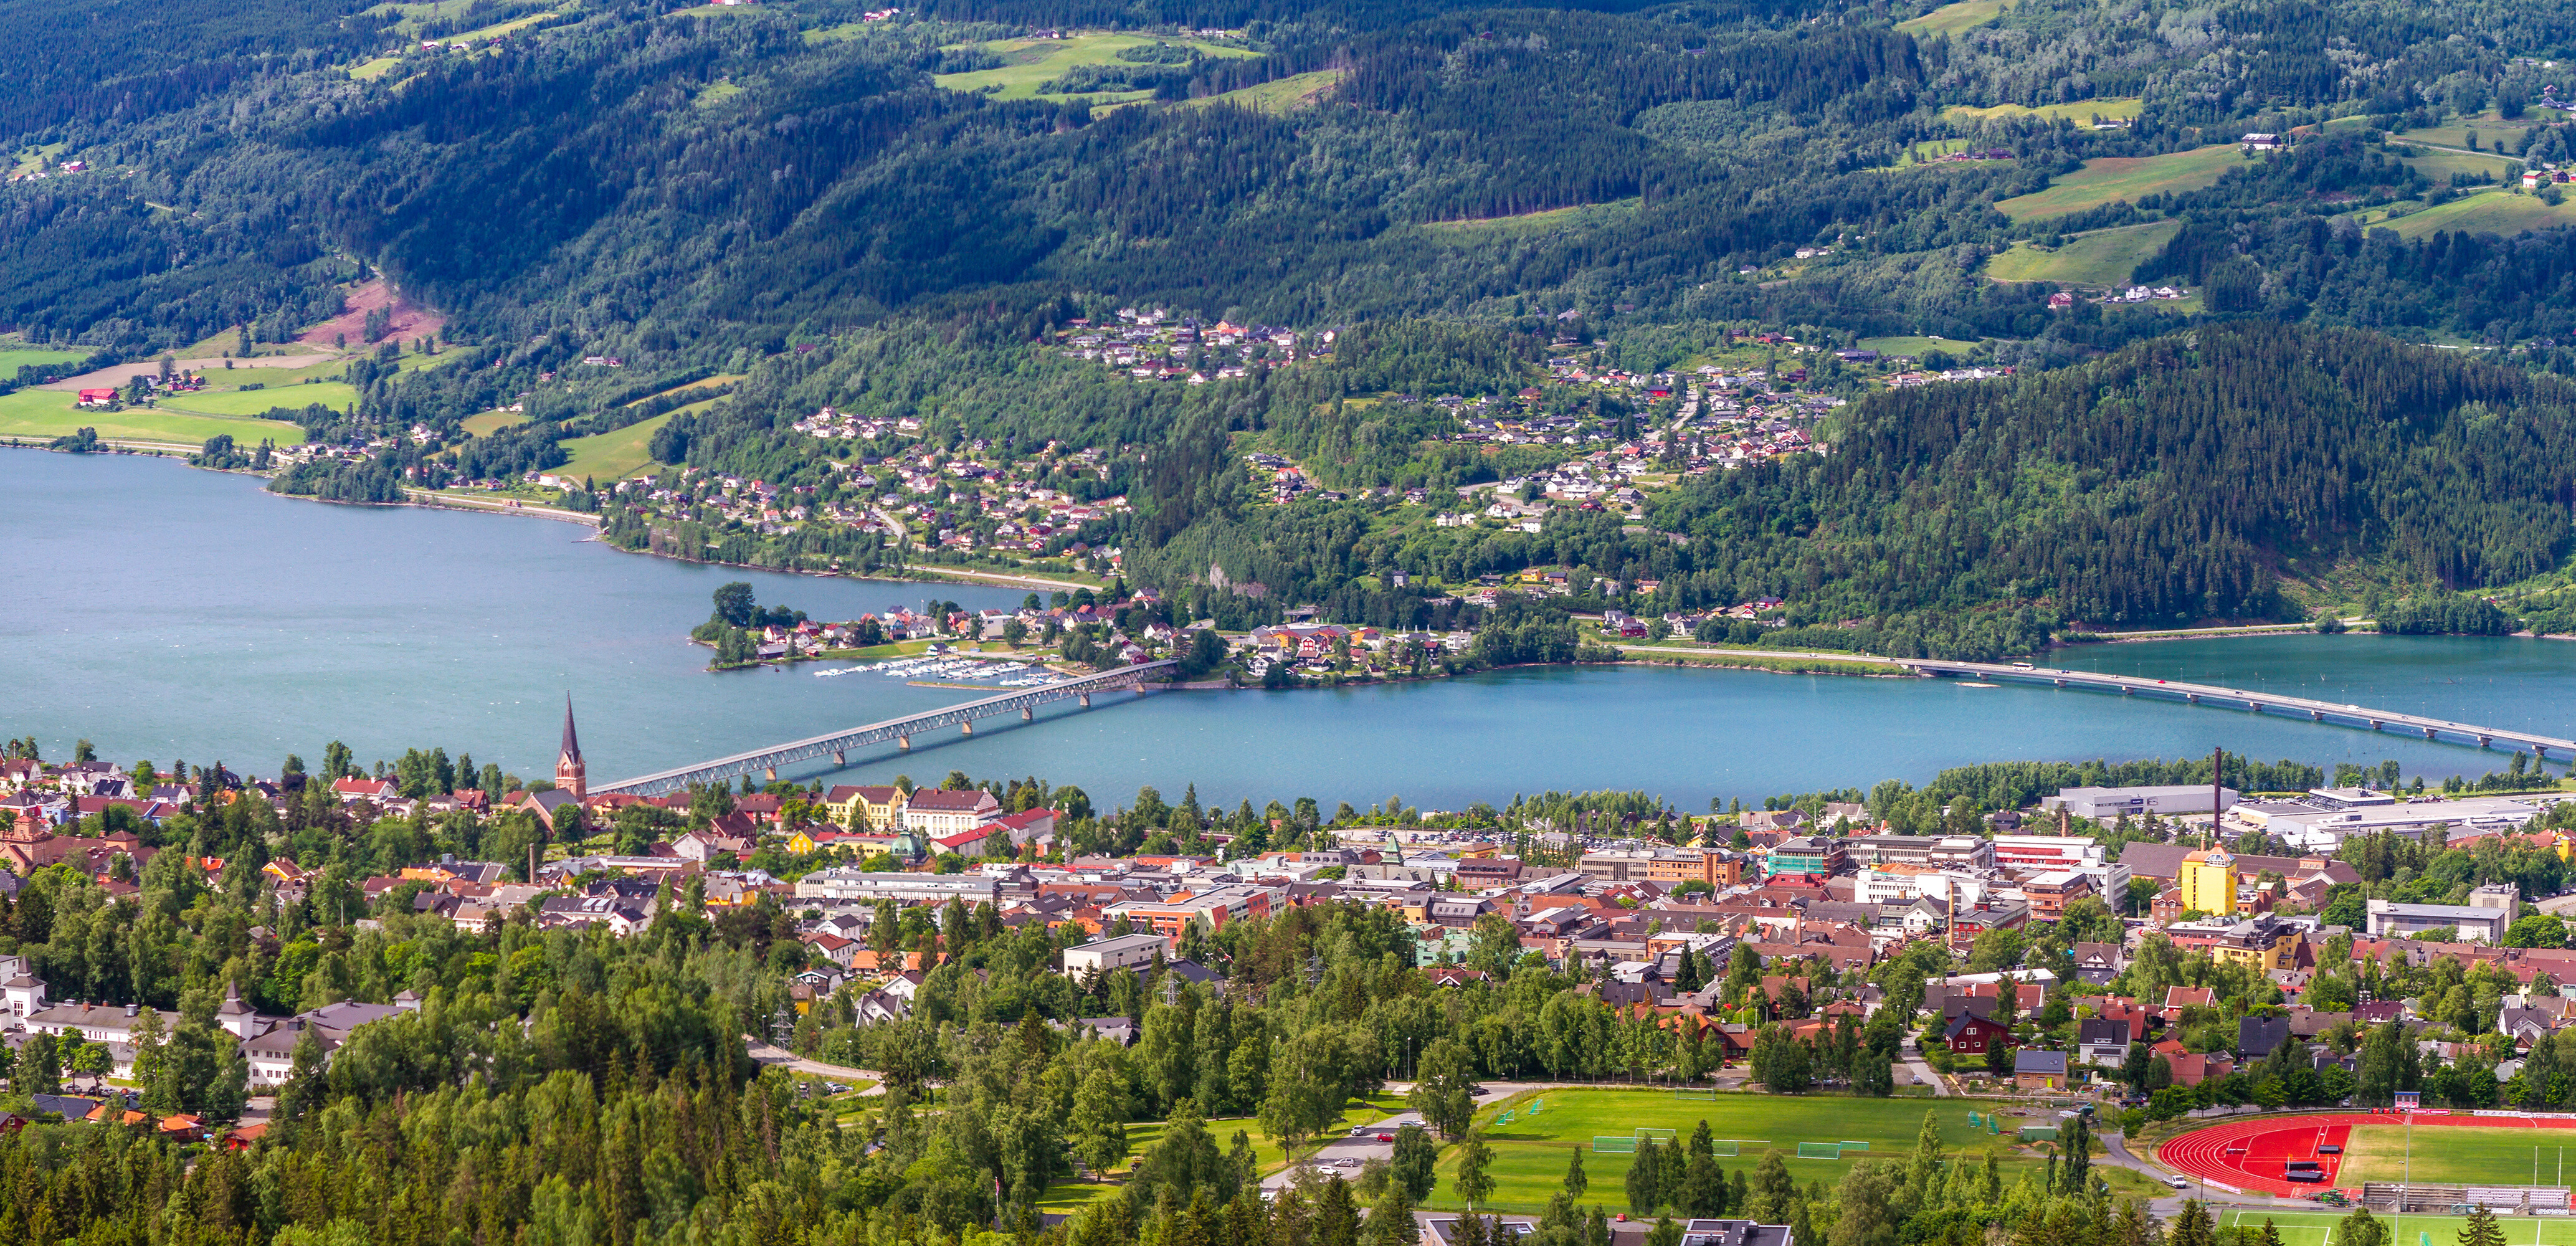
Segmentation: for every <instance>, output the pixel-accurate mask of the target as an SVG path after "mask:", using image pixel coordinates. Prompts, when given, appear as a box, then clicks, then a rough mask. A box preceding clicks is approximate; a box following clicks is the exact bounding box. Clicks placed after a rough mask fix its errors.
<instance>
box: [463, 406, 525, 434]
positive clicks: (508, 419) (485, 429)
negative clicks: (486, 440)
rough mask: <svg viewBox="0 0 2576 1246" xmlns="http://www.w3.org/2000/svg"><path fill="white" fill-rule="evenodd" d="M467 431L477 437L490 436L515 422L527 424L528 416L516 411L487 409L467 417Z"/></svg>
mask: <svg viewBox="0 0 2576 1246" xmlns="http://www.w3.org/2000/svg"><path fill="white" fill-rule="evenodd" d="M464 422H465V431H466V432H469V433H472V434H474V435H475V436H477V437H489V436H491V435H492V434H494V433H497V432H499V431H501V430H502V429H505V428H508V427H509V426H511V425H513V424H525V423H527V422H528V417H526V416H524V415H521V414H519V413H518V412H516V411H486V412H484V413H483V414H481V415H469V416H466V417H465V421H464Z"/></svg>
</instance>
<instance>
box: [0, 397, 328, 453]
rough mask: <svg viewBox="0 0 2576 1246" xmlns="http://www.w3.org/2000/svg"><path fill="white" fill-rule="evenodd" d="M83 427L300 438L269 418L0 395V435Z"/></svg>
mask: <svg viewBox="0 0 2576 1246" xmlns="http://www.w3.org/2000/svg"><path fill="white" fill-rule="evenodd" d="M83 428H95V429H97V430H98V435H99V436H101V437H110V438H118V439H124V440H131V441H171V442H184V443H186V444H189V445H202V444H204V443H205V440H206V439H207V438H209V437H212V436H215V435H216V434H218V433H223V434H228V435H230V436H231V437H232V439H233V440H235V441H240V442H248V443H250V444H252V445H257V444H258V443H259V442H260V441H261V440H262V439H264V438H265V439H273V440H275V441H276V442H277V444H279V445H281V446H294V445H302V444H303V443H304V430H303V429H301V428H298V427H296V426H295V425H293V424H281V423H278V422H276V421H274V420H251V419H240V418H225V417H221V416H203V415H188V414H182V413H180V412H176V411H155V410H152V409H149V408H128V409H126V410H123V411H118V412H114V413H112V414H111V413H109V412H106V411H83V410H81V409H80V407H79V405H78V404H77V402H76V401H75V400H74V399H73V397H72V395H70V394H66V393H61V392H58V391H55V390H49V389H22V390H20V391H18V392H17V393H14V394H7V395H0V436H7V437H65V436H69V435H71V434H72V433H76V432H79V431H80V430H81V429H83Z"/></svg>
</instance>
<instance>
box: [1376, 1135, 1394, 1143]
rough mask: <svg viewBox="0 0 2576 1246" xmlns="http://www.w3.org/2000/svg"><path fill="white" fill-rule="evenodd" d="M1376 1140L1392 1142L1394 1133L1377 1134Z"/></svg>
mask: <svg viewBox="0 0 2576 1246" xmlns="http://www.w3.org/2000/svg"><path fill="white" fill-rule="evenodd" d="M1377 1140H1378V1141H1380V1142H1393V1141H1395V1135H1394V1134H1379V1135H1378V1136H1377Z"/></svg>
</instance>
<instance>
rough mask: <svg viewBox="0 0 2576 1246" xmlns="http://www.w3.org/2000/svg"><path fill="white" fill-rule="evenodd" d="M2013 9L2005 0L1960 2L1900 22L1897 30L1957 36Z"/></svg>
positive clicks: (1914, 33)
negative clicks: (2006, 10)
mask: <svg viewBox="0 0 2576 1246" xmlns="http://www.w3.org/2000/svg"><path fill="white" fill-rule="evenodd" d="M2011 7H2012V6H2011V5H2009V4H2006V3H2004V0H1959V2H1958V3H1957V4H1945V5H1942V6H1941V7H1940V8H1937V9H1934V10H1932V11H1931V12H1929V13H1926V14H1924V15H1923V16H1921V17H1917V18H1913V19H1910V20H1907V21H1902V22H1898V23H1897V24H1896V28H1897V29H1898V30H1902V31H1904V32H1905V33H1907V34H1909V35H1955V34H1957V33H1959V32H1960V31H1963V30H1970V29H1973V28H1975V27H1978V26H1983V25H1985V24H1986V23H1988V22H1991V21H1993V20H1995V17H1996V15H1997V14H2000V13H2002V12H2003V11H2004V10H2005V9H2008V8H2011Z"/></svg>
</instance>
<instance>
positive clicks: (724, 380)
mask: <svg viewBox="0 0 2576 1246" xmlns="http://www.w3.org/2000/svg"><path fill="white" fill-rule="evenodd" d="M710 89H712V88H710ZM737 89H739V88H737ZM741 379H742V374H741V373H739V372H719V373H717V374H716V375H714V376H711V377H708V378H706V379H705V380H702V381H691V382H689V383H688V384H686V385H674V386H672V387H671V388H669V389H665V390H659V391H656V392H654V393H650V394H646V395H644V396H643V397H641V398H638V399H636V400H635V402H630V403H627V404H626V405H627V406H630V407H631V406H634V405H636V403H645V402H651V401H653V400H654V399H656V398H659V397H662V396H663V395H664V394H685V393H687V392H689V391H690V390H693V389H714V388H715V387H716V386H718V385H731V384H733V383H734V382H736V381H739V380H741Z"/></svg>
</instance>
